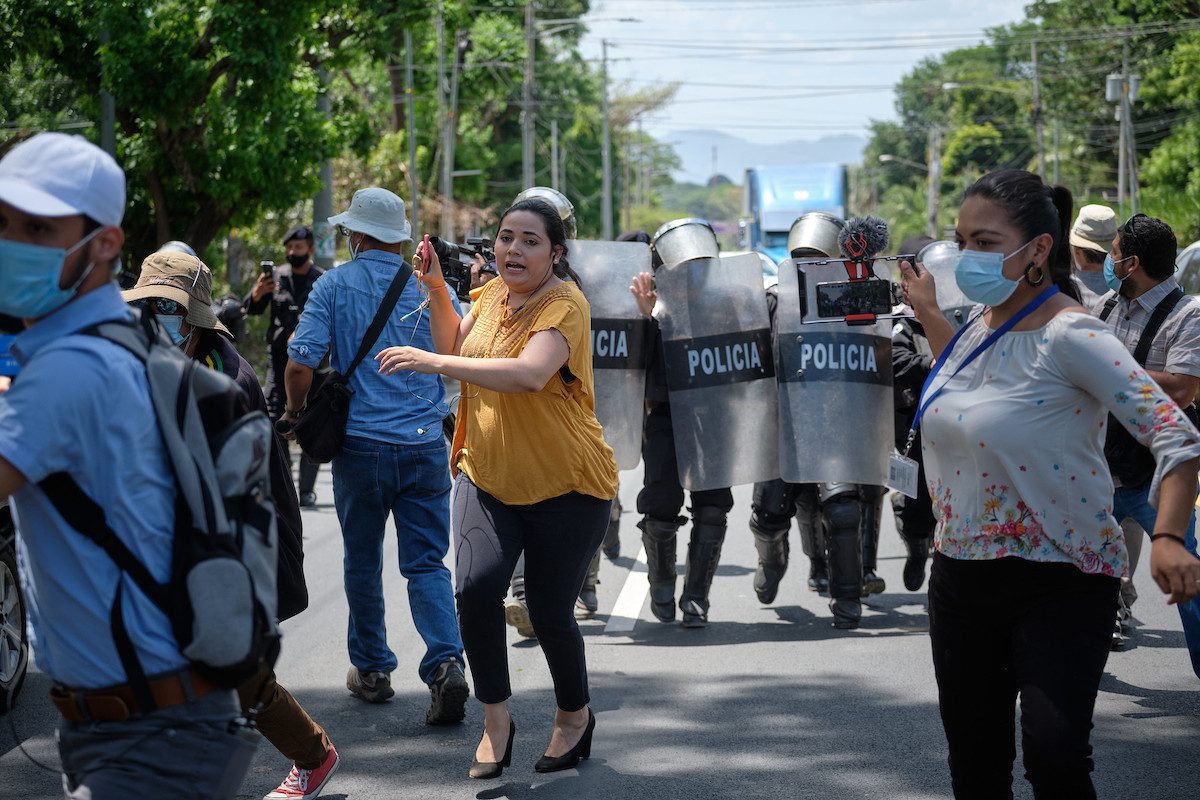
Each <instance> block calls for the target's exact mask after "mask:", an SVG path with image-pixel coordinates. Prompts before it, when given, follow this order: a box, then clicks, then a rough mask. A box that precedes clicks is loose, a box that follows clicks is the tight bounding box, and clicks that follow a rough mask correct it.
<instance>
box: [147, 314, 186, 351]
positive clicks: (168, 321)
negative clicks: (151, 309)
mask: <svg viewBox="0 0 1200 800" xmlns="http://www.w3.org/2000/svg"><path fill="white" fill-rule="evenodd" d="M154 319H156V320H158V324H159V325H162V326H163V330H165V331H166V332H167V335H168V336H170V337H171V342H172V343H173V344H174V345H175V346H176V347H182V346H183V343H184V341H185V340H186V339H187V337H186V336H184V335H183V331H182V330H181V329H180V328H181V326H182V325H183V317H181V316H179V315H178V314H155V315H154ZM190 335H191V334H190V333H189V334H188V336H190Z"/></svg>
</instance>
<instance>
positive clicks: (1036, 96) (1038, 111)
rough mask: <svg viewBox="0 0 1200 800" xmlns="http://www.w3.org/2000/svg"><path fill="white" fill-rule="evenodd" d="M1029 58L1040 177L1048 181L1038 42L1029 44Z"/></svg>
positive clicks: (1034, 41)
mask: <svg viewBox="0 0 1200 800" xmlns="http://www.w3.org/2000/svg"><path fill="white" fill-rule="evenodd" d="M1029 56H1030V59H1032V61H1033V126H1034V130H1035V131H1036V132H1037V157H1038V176H1039V177H1041V179H1042V180H1045V179H1046V140H1045V132H1044V127H1045V126H1044V125H1043V124H1042V82H1041V80H1040V78H1039V76H1038V46H1037V40H1036V39H1035V40H1033V41H1032V42H1030V43H1029Z"/></svg>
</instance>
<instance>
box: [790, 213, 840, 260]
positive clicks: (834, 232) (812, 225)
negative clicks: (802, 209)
mask: <svg viewBox="0 0 1200 800" xmlns="http://www.w3.org/2000/svg"><path fill="white" fill-rule="evenodd" d="M844 227H846V223H845V222H843V221H842V220H840V219H838V218H837V217H835V216H833V215H832V214H826V213H825V212H823V211H810V212H809V213H807V214H805V215H803V216H801V217H799V218H797V219H796V221H795V222H793V223H792V229H791V230H790V231H788V241H787V248H788V252H789V253H790V254H791V256H792V258H798V257H799V256H797V255H796V253H797V251H801V250H815V251H816V252H818V253H821V254H823V255H825V256H826V257H828V258H837V256H838V254H839V253H841V252H842V248H841V247H840V246H839V245H838V234H839V233H841V232H842V228H844Z"/></svg>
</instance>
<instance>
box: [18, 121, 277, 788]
mask: <svg viewBox="0 0 1200 800" xmlns="http://www.w3.org/2000/svg"><path fill="white" fill-rule="evenodd" d="M124 207H125V176H124V174H123V173H122V172H121V168H120V167H118V166H117V163H116V162H115V161H114V160H113V159H112V158H111V157H110V156H108V155H107V154H106V153H104V152H103V151H102V150H100V149H99V148H98V147H96V146H95V145H93V144H91V143H89V142H88V141H87V140H85V139H84V138H83V137H81V136H67V135H64V134H60V133H44V134H40V135H38V136H34V137H33V138H31V139H29V140H28V141H26V142H23V143H21V144H19V145H17V146H16V147H14V148H13V149H12V150H11V151H10V152H9V153H8V154H7V155H6V156H5V157H4V158H3V159H2V160H0V313H3V314H9V315H12V316H16V317H20V318H22V319H24V320H25V325H26V330H24V331H23V332H22V333H20V334H19V335H18V336H17V337H16V341H15V342H14V343H13V347H12V350H13V353H14V354H15V355H16V358H17V360H18V361H19V362H20V364H21V372H20V375H19V377H18V378H17V380H16V381H15V382H14V383H13V385H12V388H11V389H9V390H8V391H7V392H5V393H4V394H2V395H0V498H3V497H9V496H11V497H12V500H13V507H14V509H15V511H16V515H17V518H18V521H19V529H20V534H19V537H18V546H19V548H20V551H21V559H20V563H21V566H22V574H21V579H22V582H23V585H24V588H25V590H26V591H27V593H28V598H29V611H30V623H31V627H32V631H33V634H34V640H35V651H36V654H37V661H38V665H39V666H40V667H41V669H42V671H43V672H45V673H47V674H48V675H49V676H50V677H51V679H52V680H53V681H54V686H53V689H52V690H51V699H52V700H53V701H54V704H55V706H57V708H58V711H59V713H60V714H61V715H62V716H63V720H62V723H61V725H60V726H59V730H58V746H59V752H60V755H61V757H62V770H63V785H64V787H65V790H66V793H67V795H68V796H69V797H71V798H92V799H93V800H104V799H106V798H113V799H114V800H115V798H128V797H230V796H232V795H234V794H235V793H236V792H237V788H238V786H239V785H240V783H241V780H242V776H243V775H244V774H245V771H246V768H247V766H248V764H249V759H250V754H251V753H253V749H254V746H255V745H254V737H253V733H252V732H250V731H249V729H248V728H246V727H245V726H244V725H243V724H240V723H239V722H238V720H239V718H240V712H239V710H238V701H237V696H236V694H235V693H234V692H233V691H232V690H228V689H219V688H217V687H215V686H213V685H212V684H210V683H209V682H208V681H206V680H204V679H203V677H202V676H200V675H199V674H197V673H195V672H193V671H192V670H191V669H190V668H189V665H188V661H187V659H186V658H184V656H183V655H182V654H181V653H180V651H179V647H178V645H177V644H176V641H175V636H174V633H173V631H172V628H171V623H170V622H169V621H168V619H167V617H166V616H165V615H164V614H163V612H162V611H161V610H160V609H159V608H158V607H157V606H156V605H155V604H154V603H153V602H152V601H150V600H149V599H147V598H146V597H145V596H144V595H143V594H142V593H141V592H140V591H137V590H135V589H134V588H133V583H132V581H131V580H130V579H129V578H128V576H123V575H122V573H121V571H120V570H119V569H118V568H117V566H116V564H115V563H114V562H113V561H112V560H111V559H110V558H109V557H108V556H107V555H106V554H105V552H104V551H103V550H101V549H100V548H99V547H98V546H97V545H95V544H93V543H92V542H91V540H89V539H88V538H86V537H85V536H84V535H83V534H82V533H80V532H79V531H77V530H75V529H74V528H72V527H71V526H70V525H69V524H68V523H67V522H66V521H65V520H64V519H63V518H62V516H60V515H59V514H58V512H57V511H56V510H55V508H54V507H53V506H52V504H51V503H50V501H49V500H48V498H47V496H46V494H45V493H44V491H43V490H42V487H41V485H40V484H41V482H42V481H44V480H45V479H47V478H50V477H51V476H54V475H56V474H59V473H64V472H65V473H68V474H69V475H70V477H71V478H73V479H74V480H75V482H76V483H78V484H79V486H80V487H81V488H82V489H83V490H84V492H85V493H86V494H87V495H88V496H89V497H92V498H102V499H103V504H104V505H103V511H104V514H105V517H106V519H107V521H108V523H109V525H110V527H111V528H112V530H113V531H114V533H115V535H116V536H117V537H118V538H119V539H120V540H121V542H122V543H123V544H124V545H125V546H126V547H127V548H128V549H129V550H130V551H131V552H132V554H133V556H134V557H135V558H137V559H138V560H139V561H141V562H142V564H144V565H145V567H146V568H147V569H148V570H149V572H150V573H151V575H153V576H154V578H155V579H157V580H159V581H166V580H167V579H168V578H169V577H170V572H171V552H172V543H173V540H174V536H175V532H174V525H175V511H174V501H175V495H176V485H175V478H174V476H173V473H172V471H171V466H170V462H169V460H168V458H167V455H166V452H165V450H164V447H163V443H162V437H161V436H160V434H159V432H158V428H157V427H156V426H155V425H154V424H147V420H154V419H155V414H154V409H153V407H152V405H151V402H150V396H149V389H148V384H147V379H146V374H145V370H144V368H143V366H142V364H141V362H139V361H138V360H137V359H136V358H135V357H134V356H133V355H132V354H131V353H128V352H126V351H125V350H124V349H123V348H121V347H120V346H118V345H116V344H113V343H111V342H109V341H107V340H104V339H101V338H99V337H96V336H89V335H87V334H86V333H85V332H86V331H87V330H88V329H90V328H92V327H93V326H95V325H98V324H100V323H104V322H111V321H126V322H132V321H133V320H134V319H135V316H134V313H133V311H132V310H131V309H130V308H129V307H128V306H127V305H126V304H125V302H124V301H123V300H122V299H121V294H120V292H119V291H118V290H117V286H116V284H115V283H114V282H113V265H114V263H115V262H116V260H117V257H118V256H119V255H120V252H121V246H122V244H123V243H124V234H123V232H122V230H121V218H122V216H123V213H124ZM114 598H115V599H114ZM118 604H119V605H118ZM114 609H118V613H114ZM116 621H119V622H121V623H123V627H124V631H123V635H122V631H120V630H119V626H118V625H117V624H116ZM118 641H119V642H121V643H122V646H121V647H118V645H117V644H116V642H118ZM119 651H120V652H119ZM130 651H132V652H130ZM130 656H132V658H133V659H136V663H137V665H138V666H139V667H140V672H141V673H142V675H140V676H135V675H131V674H130V671H127V670H126V668H125V664H127V663H133V662H132V661H131V660H130ZM131 669H132V668H131ZM143 680H144V681H145V682H146V683H148V684H149V688H150V691H151V694H152V696H153V698H154V703H153V705H152V707H149V708H147V707H143V706H142V704H141V703H140V702H139V700H138V699H137V696H138V695H141V696H144V692H142V693H136V692H134V690H133V688H132V683H131V682H133V681H137V682H138V683H139V684H140V683H141V682H142V681H143Z"/></svg>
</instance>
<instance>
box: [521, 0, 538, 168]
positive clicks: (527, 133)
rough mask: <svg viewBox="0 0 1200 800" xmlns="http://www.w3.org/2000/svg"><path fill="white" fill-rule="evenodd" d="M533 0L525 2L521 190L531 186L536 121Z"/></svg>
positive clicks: (535, 47) (535, 48) (535, 29)
mask: <svg viewBox="0 0 1200 800" xmlns="http://www.w3.org/2000/svg"><path fill="white" fill-rule="evenodd" d="M533 12H534V0H526V2H525V77H524V80H523V81H522V82H521V188H522V189H528V188H529V187H530V186H533V181H534V177H533V176H534V168H533V128H534V122H535V121H536V115H535V111H534V101H533V81H534V77H533V63H534V56H535V55H536V52H537V28H536V26H535V24H534V22H535V20H534V16H533Z"/></svg>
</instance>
